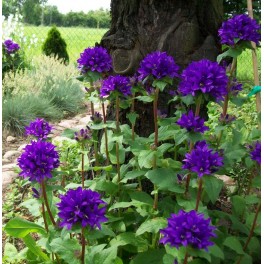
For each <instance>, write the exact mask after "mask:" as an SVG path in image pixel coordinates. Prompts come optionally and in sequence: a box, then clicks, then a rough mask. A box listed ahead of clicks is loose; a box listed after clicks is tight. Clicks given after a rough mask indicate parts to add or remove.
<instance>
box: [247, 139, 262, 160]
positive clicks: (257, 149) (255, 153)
mask: <svg viewBox="0 0 264 264" xmlns="http://www.w3.org/2000/svg"><path fill="white" fill-rule="evenodd" d="M249 148H250V149H251V150H252V151H251V152H250V157H251V159H252V160H255V161H256V162H257V163H258V164H261V144H260V142H259V141H257V142H256V143H255V144H254V145H251V146H249Z"/></svg>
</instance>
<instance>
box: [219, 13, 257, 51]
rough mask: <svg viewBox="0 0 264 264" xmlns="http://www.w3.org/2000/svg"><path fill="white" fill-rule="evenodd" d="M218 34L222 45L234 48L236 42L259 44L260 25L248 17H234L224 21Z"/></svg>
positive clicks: (243, 15)
mask: <svg viewBox="0 0 264 264" xmlns="http://www.w3.org/2000/svg"><path fill="white" fill-rule="evenodd" d="M218 34H219V36H220V39H221V43H222V44H226V45H229V46H234V45H235V44H236V43H237V41H238V40H244V41H253V42H255V43H256V44H259V41H260V25H259V24H258V23H257V21H256V20H254V19H252V18H250V17H249V16H248V15H245V14H241V15H235V16H233V17H232V18H230V19H228V20H227V21H224V22H223V23H222V26H221V28H220V29H219V30H218Z"/></svg>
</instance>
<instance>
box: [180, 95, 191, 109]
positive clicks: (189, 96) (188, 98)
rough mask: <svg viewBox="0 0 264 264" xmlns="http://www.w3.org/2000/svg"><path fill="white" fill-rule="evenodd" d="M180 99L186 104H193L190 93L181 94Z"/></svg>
mask: <svg viewBox="0 0 264 264" xmlns="http://www.w3.org/2000/svg"><path fill="white" fill-rule="evenodd" d="M181 100H182V101H183V102H184V103H185V104H186V105H187V106H189V105H191V104H194V97H193V96H192V95H186V96H182V97H181Z"/></svg>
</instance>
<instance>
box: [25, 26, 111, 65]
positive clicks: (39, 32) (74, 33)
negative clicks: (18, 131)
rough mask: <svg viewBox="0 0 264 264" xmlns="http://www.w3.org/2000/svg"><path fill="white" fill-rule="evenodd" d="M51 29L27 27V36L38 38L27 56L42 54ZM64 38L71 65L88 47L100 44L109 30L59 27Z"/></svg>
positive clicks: (27, 52) (28, 50) (27, 51)
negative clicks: (42, 47)
mask: <svg viewBox="0 0 264 264" xmlns="http://www.w3.org/2000/svg"><path fill="white" fill-rule="evenodd" d="M50 28H51V27H43V26H38V27H37V26H25V27H24V29H25V30H24V33H25V36H26V37H28V38H31V37H32V35H33V34H35V36H36V37H37V38H38V40H39V41H38V43H37V46H36V47H31V48H30V49H25V50H26V56H27V57H31V56H37V55H40V54H41V46H42V43H43V42H44V40H45V39H46V37H47V35H48V31H49V29H50ZM58 30H59V31H60V33H61V35H62V37H63V38H64V39H65V41H66V43H67V51H68V54H69V56H70V63H75V62H76V60H77V59H78V58H79V56H80V53H81V52H82V51H83V50H84V49H85V48H87V47H92V46H94V45H95V43H96V42H100V40H101V38H102V36H103V35H104V33H105V32H106V31H107V29H96V28H81V27H67V28H66V27H58Z"/></svg>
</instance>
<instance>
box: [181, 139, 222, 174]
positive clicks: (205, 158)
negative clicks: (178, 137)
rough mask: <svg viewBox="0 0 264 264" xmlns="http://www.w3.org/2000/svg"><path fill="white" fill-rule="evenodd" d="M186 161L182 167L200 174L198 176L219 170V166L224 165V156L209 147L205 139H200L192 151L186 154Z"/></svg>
mask: <svg viewBox="0 0 264 264" xmlns="http://www.w3.org/2000/svg"><path fill="white" fill-rule="evenodd" d="M183 162H184V163H185V164H184V165H183V166H182V168H183V169H187V170H190V171H193V172H196V173H197V174H198V177H203V176H204V175H206V174H207V175H210V174H212V173H214V172H216V171H217V168H218V167H221V166H223V157H221V156H219V154H218V153H217V152H213V150H212V149H209V148H208V146H207V144H206V142H205V140H203V141H198V142H197V143H196V144H195V146H194V149H193V150H192V151H191V153H187V154H186V155H185V159H184V160H183Z"/></svg>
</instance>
